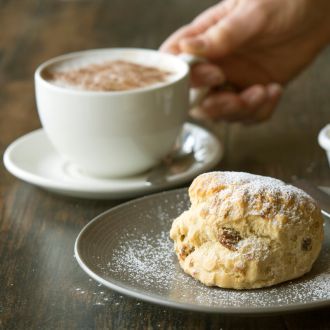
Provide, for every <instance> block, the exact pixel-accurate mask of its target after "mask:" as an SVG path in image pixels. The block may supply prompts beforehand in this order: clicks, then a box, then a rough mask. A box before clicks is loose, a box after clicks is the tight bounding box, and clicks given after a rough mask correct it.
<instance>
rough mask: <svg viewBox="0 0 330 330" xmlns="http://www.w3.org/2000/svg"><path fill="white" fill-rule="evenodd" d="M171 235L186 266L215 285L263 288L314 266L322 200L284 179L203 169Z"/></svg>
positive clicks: (320, 232)
mask: <svg viewBox="0 0 330 330" xmlns="http://www.w3.org/2000/svg"><path fill="white" fill-rule="evenodd" d="M189 197H190V201H191V207H190V209H189V210H188V211H185V212H184V213H182V214H181V215H180V216H179V217H178V218H177V219H175V220H174V222H173V225H172V229H171V233H170V236H171V238H172V239H173V240H174V245H175V252H176V254H177V256H178V259H179V262H180V265H181V267H182V269H183V270H184V271H185V272H186V273H188V274H190V275H191V276H192V277H194V278H195V279H198V280H199V281H201V282H202V283H204V284H206V285H208V286H219V287H222V288H234V289H252V288H261V287H266V286H270V285H274V284H277V283H280V282H284V281H287V280H290V279H294V278H297V277H299V276H302V275H303V274H305V273H307V272H308V271H309V270H310V269H311V267H312V265H313V263H314V261H315V260H316V258H317V256H318V255H319V253H320V250H321V245H322V240H323V218H322V216H321V211H320V208H319V207H318V206H317V204H316V202H315V201H314V200H313V199H312V198H311V197H310V196H309V195H307V194H306V193H305V192H303V191H302V190H300V189H298V188H296V187H293V186H291V185H287V184H285V183H284V182H282V181H280V180H277V179H273V178H269V177H263V176H259V175H252V174H248V173H241V172H211V173H206V174H202V175H200V176H198V177H197V178H196V179H195V180H194V181H193V183H192V184H191V186H190V188H189Z"/></svg>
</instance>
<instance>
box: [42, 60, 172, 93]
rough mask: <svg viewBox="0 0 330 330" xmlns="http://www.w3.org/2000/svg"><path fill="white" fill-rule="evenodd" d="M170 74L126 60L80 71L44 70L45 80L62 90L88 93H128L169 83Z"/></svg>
mask: <svg viewBox="0 0 330 330" xmlns="http://www.w3.org/2000/svg"><path fill="white" fill-rule="evenodd" d="M170 75H171V72H168V71H165V70H161V69H159V68H156V67H151V66H145V65H140V64H136V63H132V62H127V61H121V60H116V61H106V62H103V63H95V64H88V65H86V66H82V67H80V68H77V69H67V70H60V69H57V70H56V69H54V70H46V69H45V70H43V72H42V76H43V78H44V79H46V80H48V81H50V82H52V83H54V84H55V85H58V86H61V87H69V88H70V87H71V88H75V89H80V90H88V91H125V90H130V89H135V88H141V87H146V86H150V85H153V84H157V83H161V82H164V81H166V79H168V77H169V76H170Z"/></svg>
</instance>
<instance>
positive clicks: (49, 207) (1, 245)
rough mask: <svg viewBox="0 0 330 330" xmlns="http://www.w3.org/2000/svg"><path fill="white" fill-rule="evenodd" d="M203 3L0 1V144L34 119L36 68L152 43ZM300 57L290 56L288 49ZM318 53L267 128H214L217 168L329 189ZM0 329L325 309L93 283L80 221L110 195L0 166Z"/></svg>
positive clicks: (327, 118)
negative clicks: (139, 293)
mask: <svg viewBox="0 0 330 330" xmlns="http://www.w3.org/2000/svg"><path fill="white" fill-rule="evenodd" d="M215 2H216V1H211V0H204V1H198V0H167V1H164V0H126V1H122V0H111V1H110V0H108V1H107V0H72V1H71V0H45V1H40V0H39V1H37V0H26V1H19V0H0V26H1V28H0V147H1V151H2V152H3V151H4V150H5V148H6V147H7V145H8V144H9V143H10V142H12V141H13V140H15V139H16V138H17V137H19V136H21V135H22V134H25V133H27V132H30V131H32V130H34V129H36V128H38V127H40V122H39V119H38V116H37V112H36V105H35V98H34V87H33V73H34V70H35V69H36V67H37V66H38V64H40V63H41V62H43V61H44V60H46V59H48V58H50V57H54V56H56V55H59V54H62V53H66V52H70V51H76V50H82V49H89V48H102V47H115V46H120V47H143V48H157V47H158V46H159V45H160V44H161V42H162V40H164V38H166V36H167V35H168V34H169V33H171V32H172V31H174V30H175V29H176V28H178V27H180V26H181V25H183V24H185V23H187V22H189V21H190V20H191V19H192V18H193V17H194V16H195V15H196V14H198V13H199V12H200V11H202V10H203V9H205V8H207V7H209V6H210V5H212V4H214V3H215ZM297 56H299V54H297ZM329 86H330V50H329V49H326V50H325V51H324V52H323V53H322V54H321V55H320V56H319V57H318V59H317V60H316V61H315V63H313V65H312V66H311V67H310V68H309V69H308V70H306V71H305V72H304V73H303V74H302V75H301V76H300V77H299V78H298V79H297V80H296V81H294V82H293V83H292V84H291V85H290V86H288V88H287V91H286V94H285V96H284V98H283V100H282V102H281V104H280V106H279V107H278V109H277V112H276V114H275V115H274V116H273V118H272V119H271V120H270V121H269V122H267V123H264V124H261V125H257V126H250V127H245V126H241V125H239V124H233V125H227V124H223V123H218V124H213V125H212V127H211V128H212V129H213V130H214V131H215V132H216V134H217V135H218V136H219V137H220V138H221V140H222V141H223V143H224V145H225V149H226V156H225V159H224V161H223V162H222V163H221V164H220V165H219V169H228V170H243V171H250V172H253V173H259V174H265V175H271V176H275V177H278V178H282V179H284V180H286V181H290V180H291V179H292V178H293V177H294V176H302V177H306V178H308V179H309V180H311V181H313V182H314V183H316V184H319V185H330V175H329V174H330V172H329V167H328V165H327V160H326V157H325V154H324V153H323V151H322V150H321V149H320V148H319V147H318V144H317V134H318V131H319V130H320V129H321V128H322V127H323V126H324V125H325V124H326V123H328V122H330V93H329ZM0 171H1V172H0V211H1V219H0V328H1V329H94V328H97V329H145V328H146V329H158V328H159V329H269V330H270V329H292V330H293V329H297V330H298V329H330V309H329V308H327V309H323V310H315V311H310V312H304V313H300V314H286V315H275V316H258V317H243V316H242V317H239V316H235V317H229V316H224V315H208V314H200V313H189V312H183V311H178V310H173V309H169V308H164V307H161V306H155V305H152V304H149V303H144V302H141V301H137V300H134V299H131V298H127V297H125V296H122V295H120V294H117V293H115V292H112V291H111V290H108V289H105V288H104V287H102V286H99V285H98V284H97V283H96V282H94V281H93V280H91V279H90V278H89V277H88V276H87V275H86V274H85V273H83V271H82V270H81V269H80V268H79V266H78V265H77V263H76V261H75V259H74V257H73V245H74V241H75V238H76V236H77V234H78V233H79V231H80V230H81V228H82V227H83V226H84V225H85V224H86V223H87V222H88V221H89V220H90V219H92V218H93V217H95V216H96V215H97V214H99V213H100V212H102V211H104V210H106V209H108V208H110V207H112V206H114V205H117V204H118V203H119V201H116V202H114V201H93V200H82V199H75V198H65V197H62V196H58V195H55V194H52V193H48V192H46V191H43V190H41V189H38V188H36V187H34V186H32V185H29V184H26V183H24V182H22V181H19V180H18V179H16V178H15V177H13V176H11V175H10V174H9V173H8V172H7V171H6V170H5V168H4V166H3V165H1V167H0Z"/></svg>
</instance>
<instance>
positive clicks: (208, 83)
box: [190, 63, 225, 87]
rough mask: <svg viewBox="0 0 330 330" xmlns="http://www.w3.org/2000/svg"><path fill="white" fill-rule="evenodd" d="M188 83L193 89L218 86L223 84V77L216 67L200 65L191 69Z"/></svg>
mask: <svg viewBox="0 0 330 330" xmlns="http://www.w3.org/2000/svg"><path fill="white" fill-rule="evenodd" d="M190 81H191V85H192V86H193V87H213V86H219V85H220V84H222V83H224V82H225V75H224V73H223V71H222V70H221V69H220V67H219V66H217V65H214V64H211V63H200V64H196V65H194V66H193V67H192V68H191V71H190Z"/></svg>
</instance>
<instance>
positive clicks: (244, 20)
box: [179, 2, 266, 58]
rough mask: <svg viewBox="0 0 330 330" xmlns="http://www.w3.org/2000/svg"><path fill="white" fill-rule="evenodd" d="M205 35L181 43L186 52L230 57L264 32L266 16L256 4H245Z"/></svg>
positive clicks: (211, 27) (235, 9) (188, 38)
mask: <svg viewBox="0 0 330 330" xmlns="http://www.w3.org/2000/svg"><path fill="white" fill-rule="evenodd" d="M244 4H245V5H244V6H242V5H240V6H237V7H235V8H234V9H233V11H232V12H230V14H228V15H226V16H224V17H223V19H221V20H219V21H218V22H217V23H216V24H215V25H211V26H210V27H209V28H208V29H207V30H206V31H205V32H204V33H202V34H199V35H196V36H192V37H185V39H183V40H181V41H180V42H179V44H180V48H181V49H182V51H184V52H189V53H193V54H196V55H200V56H204V57H208V58H219V57H224V56H226V55H229V54H230V53H232V52H234V51H235V50H236V49H237V48H239V47H240V46H241V45H243V44H244V43H246V42H248V41H249V40H250V39H251V38H252V37H253V36H254V35H256V34H257V33H258V32H260V31H262V27H263V25H264V24H265V18H266V15H265V13H264V12H263V11H261V10H259V7H257V6H256V5H254V4H250V3H248V5H246V2H244Z"/></svg>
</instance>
